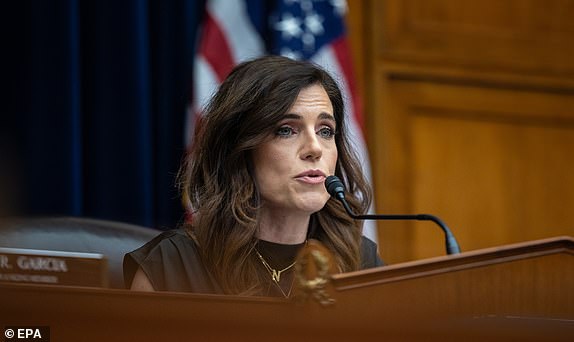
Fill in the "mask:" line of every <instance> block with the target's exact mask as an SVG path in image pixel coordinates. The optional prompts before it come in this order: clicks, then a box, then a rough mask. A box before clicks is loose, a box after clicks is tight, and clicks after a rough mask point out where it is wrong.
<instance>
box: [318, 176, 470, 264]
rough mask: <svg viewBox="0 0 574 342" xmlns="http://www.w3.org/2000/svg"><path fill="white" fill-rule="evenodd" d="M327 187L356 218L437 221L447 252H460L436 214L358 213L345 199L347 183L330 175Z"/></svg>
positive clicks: (456, 243) (452, 237)
mask: <svg viewBox="0 0 574 342" xmlns="http://www.w3.org/2000/svg"><path fill="white" fill-rule="evenodd" d="M325 188H327V192H328V193H329V195H331V196H332V197H334V198H336V199H337V200H339V201H340V202H341V203H342V204H343V207H345V210H346V211H347V213H348V214H349V216H351V217H352V218H354V219H357V220H419V221H432V222H434V223H436V224H437V225H438V226H439V227H440V228H441V229H442V230H443V232H444V236H445V244H446V253H447V254H458V253H460V247H459V246H458V242H456V239H455V238H454V235H452V232H451V231H450V229H448V227H447V226H446V224H445V223H444V222H443V221H442V220H441V219H439V218H438V217H436V216H434V215H429V214H416V215H356V214H355V213H354V212H353V211H352V210H351V207H349V203H347V200H346V199H345V185H343V182H341V180H340V179H339V177H337V176H329V177H327V179H325Z"/></svg>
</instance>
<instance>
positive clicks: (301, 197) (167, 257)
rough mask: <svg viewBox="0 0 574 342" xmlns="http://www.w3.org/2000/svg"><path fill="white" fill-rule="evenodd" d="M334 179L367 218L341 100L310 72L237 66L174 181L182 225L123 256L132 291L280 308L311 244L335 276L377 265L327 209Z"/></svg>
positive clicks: (372, 250) (335, 211) (310, 68)
mask: <svg viewBox="0 0 574 342" xmlns="http://www.w3.org/2000/svg"><path fill="white" fill-rule="evenodd" d="M332 174H334V175H337V176H338V177H339V178H341V179H342V180H343V182H344V183H345V184H346V186H347V189H349V196H348V197H349V198H348V200H349V203H350V205H351V207H352V208H353V209H354V210H355V211H356V212H365V211H366V210H367V208H368V207H369V204H370V199H371V192H370V189H369V187H368V186H367V184H366V182H365V180H364V178H363V176H362V174H361V172H360V165H359V164H358V161H357V158H356V157H355V154H354V153H353V152H352V151H351V148H350V146H349V142H348V140H347V134H346V126H345V120H344V106H343V98H342V96H341V92H340V90H339V88H338V86H337V84H336V82H335V81H334V80H333V78H332V77H331V76H329V75H328V74H327V73H326V72H325V71H324V70H322V69H320V68H318V67H317V66H315V65H313V64H311V63H308V62H299V61H294V60H291V59H288V58H285V57H277V56H267V57H261V58H258V59H255V60H252V61H249V62H245V63H242V64H240V65H238V66H237V67H236V68H235V69H234V70H233V71H232V72H231V74H230V75H229V76H228V77H227V79H226V80H225V81H224V82H223V83H222V85H221V86H220V88H219V90H218V92H217V93H216V94H215V96H214V97H213V98H212V100H211V102H210V104H209V105H208V107H207V109H206V112H205V116H204V118H203V119H202V121H201V124H200V127H199V129H198V130H197V132H196V136H195V139H194V145H193V150H192V151H191V153H190V154H189V156H188V158H187V160H186V162H185V164H184V165H183V166H182V169H181V171H180V175H179V177H180V187H181V191H182V198H183V201H184V205H185V206H186V207H187V208H190V209H191V211H192V217H193V218H192V222H191V223H189V224H187V225H185V226H184V227H183V228H182V229H180V230H176V231H170V232H166V233H163V234H160V235H159V236H158V237H157V238H155V239H154V240H152V241H150V242H149V243H148V244H146V245H145V246H143V247H142V248H140V249H138V250H136V251H134V252H132V253H129V254H127V255H126V258H125V260H124V268H125V272H124V273H125V277H126V284H128V286H129V287H130V288H131V289H134V290H168V291H190V292H201V293H225V294H242V295H263V296H284V297H288V296H289V294H290V292H291V288H292V284H293V272H292V271H293V265H294V262H295V261H294V260H295V255H296V253H297V251H298V250H299V249H300V248H301V247H302V246H303V245H304V244H305V242H306V241H307V240H308V239H310V238H313V239H317V240H319V241H321V242H322V243H323V244H324V245H325V246H326V247H327V248H328V249H330V251H331V252H332V253H333V255H334V256H335V259H336V263H337V265H338V268H339V270H340V271H341V272H348V271H354V270H358V269H361V268H367V267H374V266H379V265H381V261H380V259H379V258H378V256H377V252H376V245H375V244H374V243H373V242H372V241H370V240H368V239H366V238H364V237H362V234H361V226H360V223H359V222H355V221H354V220H352V219H351V218H349V216H348V215H347V214H346V213H345V211H344V209H343V208H342V206H341V205H340V204H339V203H338V202H337V201H336V200H334V199H331V198H330V196H329V194H328V193H327V192H326V190H325V187H324V181H325V178H326V177H327V176H329V175H332Z"/></svg>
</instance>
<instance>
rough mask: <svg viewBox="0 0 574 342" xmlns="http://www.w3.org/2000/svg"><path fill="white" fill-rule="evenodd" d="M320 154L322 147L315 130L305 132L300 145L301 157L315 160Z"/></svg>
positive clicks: (321, 153)
mask: <svg viewBox="0 0 574 342" xmlns="http://www.w3.org/2000/svg"><path fill="white" fill-rule="evenodd" d="M322 155H323V147H322V146H321V142H320V141H319V137H318V136H317V134H315V131H311V132H309V131H308V132H306V133H305V134H304V139H303V143H302V146H301V159H304V160H317V159H320V158H321V156H322Z"/></svg>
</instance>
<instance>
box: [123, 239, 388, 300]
mask: <svg viewBox="0 0 574 342" xmlns="http://www.w3.org/2000/svg"><path fill="white" fill-rule="evenodd" d="M301 247H302V244H299V245H282V244H277V243H273V242H268V241H262V240H260V241H259V243H258V245H257V250H258V251H259V252H260V253H261V255H263V256H264V257H265V259H268V260H267V262H268V263H269V264H272V265H274V266H275V265H276V266H277V267H278V268H284V267H286V266H287V265H288V261H289V260H294V258H295V255H296V253H297V252H298V251H299V249H300V248H301ZM382 265H383V262H382V261H381V259H380V258H379V256H378V253H377V245H376V244H375V243H374V242H373V241H371V240H369V239H368V238H366V237H363V238H362V241H361V269H365V268H372V267H377V266H382ZM140 267H141V269H142V270H143V272H144V273H145V274H146V275H147V277H148V278H149V280H150V282H151V284H152V285H153V288H154V289H155V290H158V291H173V292H194V293H206V294H222V293H223V291H222V290H221V288H220V286H219V285H218V284H217V282H216V281H215V279H214V278H213V277H212V276H211V274H210V273H209V271H208V270H207V269H206V268H205V266H204V264H203V262H202V260H201V256H200V254H199V249H198V246H197V244H196V242H195V241H194V240H193V239H192V238H191V237H189V235H188V234H187V233H186V232H185V230H183V229H178V230H170V231H166V232H163V233H161V234H159V235H158V236H156V237H155V238H154V239H152V240H151V241H149V242H148V243H146V244H145V245H143V246H142V247H140V248H138V249H136V250H135V251H133V252H130V253H127V254H126V255H125V256H124V282H125V285H126V287H127V288H130V287H131V283H132V281H133V278H134V275H135V273H136V271H137V270H138V268H140ZM261 269H262V271H263V276H264V273H265V271H266V270H265V268H264V267H263V265H262V268H261ZM286 273H287V272H286ZM291 273H292V272H291ZM288 277H289V276H286V277H285V278H288ZM269 279H271V278H270V277H269ZM285 281H286V280H283V281H282V282H285ZM269 284H271V285H274V284H273V283H272V282H271V281H269ZM261 295H264V296H281V295H285V293H283V294H282V293H281V292H280V290H279V289H278V288H277V287H276V286H269V287H268V288H267V289H266V290H265V292H264V293H262V294H261Z"/></svg>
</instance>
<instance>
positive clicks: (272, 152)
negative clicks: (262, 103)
mask: <svg viewBox="0 0 574 342" xmlns="http://www.w3.org/2000/svg"><path fill="white" fill-rule="evenodd" d="M336 128H337V127H336V123H335V118H334V116H333V106H332V105H331V101H330V100H329V96H328V95H327V93H326V92H325V89H324V88H323V87H322V86H321V85H318V84H317V85H312V86H309V87H307V88H304V89H303V90H301V92H300V93H299V96H298V97H297V99H296V100H295V103H294V104H293V106H292V107H291V108H290V109H289V110H288V111H287V113H286V114H285V115H284V117H283V119H282V120H281V121H280V122H279V123H278V128H277V129H276V130H275V132H274V134H273V137H272V138H271V139H270V140H268V141H266V142H265V143H263V144H262V145H260V146H259V147H258V148H257V149H255V150H254V151H253V163H254V167H255V178H256V180H257V182H258V184H259V190H260V192H261V198H262V200H263V203H262V204H263V209H267V210H272V211H276V210H279V211H280V212H281V213H282V214H287V213H288V212H293V211H298V212H304V213H307V214H311V213H314V212H317V211H319V210H321V209H322V208H323V207H324V206H325V203H327V200H328V199H329V194H328V193H327V191H326V190H325V186H324V182H325V178H326V177H327V176H329V175H332V174H334V173H335V165H336V163H337V146H336V145H335V130H336Z"/></svg>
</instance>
